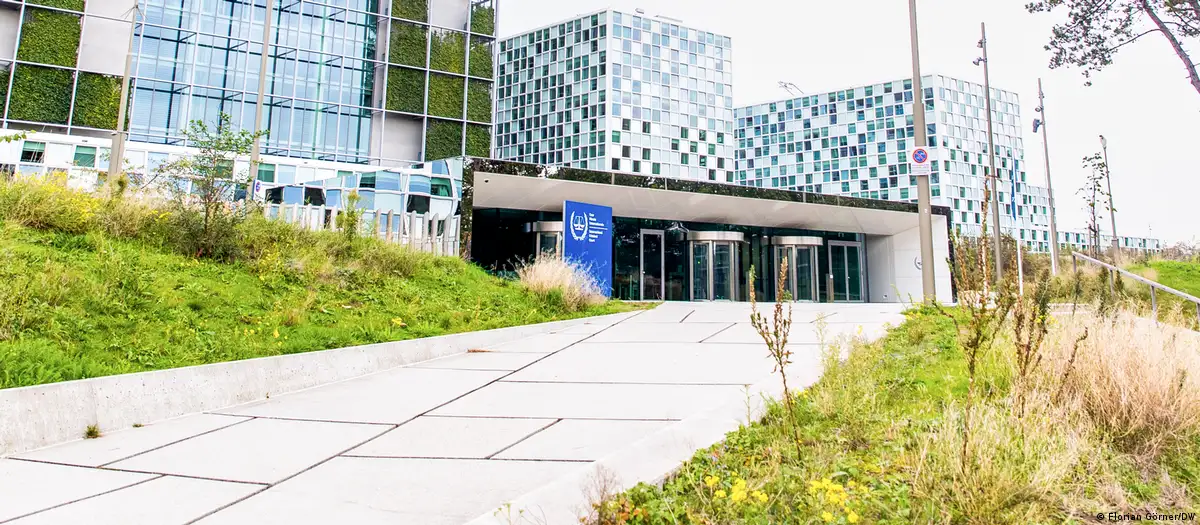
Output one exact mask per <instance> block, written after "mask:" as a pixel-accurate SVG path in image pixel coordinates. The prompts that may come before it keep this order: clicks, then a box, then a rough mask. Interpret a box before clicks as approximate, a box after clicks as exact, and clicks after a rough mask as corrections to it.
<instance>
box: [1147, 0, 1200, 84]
mask: <svg viewBox="0 0 1200 525" xmlns="http://www.w3.org/2000/svg"><path fill="white" fill-rule="evenodd" d="M1141 3H1142V10H1143V11H1145V12H1146V14H1147V15H1149V16H1150V20H1153V21H1154V25H1156V26H1158V29H1159V30H1160V31H1162V34H1163V36H1165V37H1167V42H1170V43H1171V49H1174V50H1175V55H1176V56H1178V57H1179V60H1181V61H1182V62H1183V68H1184V69H1185V70H1187V73H1188V80H1189V81H1191V83H1192V87H1193V88H1195V89H1196V93H1197V94H1200V73H1197V72H1196V64H1195V63H1194V62H1192V58H1191V57H1190V56H1188V53H1187V50H1185V49H1183V44H1181V43H1180V42H1179V39H1178V38H1176V37H1175V34H1174V33H1172V32H1170V31H1168V30H1167V27H1166V25H1165V24H1163V21H1162V18H1159V16H1158V13H1157V12H1155V10H1154V7H1153V6H1151V5H1150V1H1149V0H1141Z"/></svg>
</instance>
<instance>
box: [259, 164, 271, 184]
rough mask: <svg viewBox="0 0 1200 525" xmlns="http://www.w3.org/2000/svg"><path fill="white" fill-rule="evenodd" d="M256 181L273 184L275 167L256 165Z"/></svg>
mask: <svg viewBox="0 0 1200 525" xmlns="http://www.w3.org/2000/svg"><path fill="white" fill-rule="evenodd" d="M258 180H260V181H262V182H275V165H274V164H262V163H260V164H259V165H258Z"/></svg>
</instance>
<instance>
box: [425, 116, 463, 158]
mask: <svg viewBox="0 0 1200 525" xmlns="http://www.w3.org/2000/svg"><path fill="white" fill-rule="evenodd" d="M462 151H463V147H462V124H460V123H458V122H448V121H445V120H434V119H429V124H428V128H427V129H426V130H425V160H427V161H430V160H438V159H447V158H450V157H457V156H459V155H462Z"/></svg>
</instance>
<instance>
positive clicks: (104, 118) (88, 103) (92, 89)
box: [71, 72, 121, 129]
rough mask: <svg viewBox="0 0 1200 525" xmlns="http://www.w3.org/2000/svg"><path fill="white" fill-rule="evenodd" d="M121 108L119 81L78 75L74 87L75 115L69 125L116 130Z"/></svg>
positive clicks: (96, 75) (117, 78) (118, 79)
mask: <svg viewBox="0 0 1200 525" xmlns="http://www.w3.org/2000/svg"><path fill="white" fill-rule="evenodd" d="M120 108H121V79H120V77H113V76H108V75H99V74H96V73H84V72H80V73H79V80H78V81H77V83H76V86H75V113H74V114H72V115H71V124H73V125H76V126H86V127H89V128H99V129H117V113H119V112H120Z"/></svg>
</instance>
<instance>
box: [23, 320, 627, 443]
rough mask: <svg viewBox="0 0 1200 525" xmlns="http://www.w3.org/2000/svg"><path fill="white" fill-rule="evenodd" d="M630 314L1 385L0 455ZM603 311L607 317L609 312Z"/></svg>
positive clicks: (213, 408) (253, 399)
mask: <svg viewBox="0 0 1200 525" xmlns="http://www.w3.org/2000/svg"><path fill="white" fill-rule="evenodd" d="M628 315H631V314H614V315H612V316H605V317H601V318H598V319H597V318H593V319H587V318H585V319H575V320H571V321H558V322H553V323H543V324H537V325H527V326H515V327H511V328H500V329H497V330H486V331H482V332H469V333H464V334H454V335H446V336H441V337H429V338H425V339H413V340H409V341H397V342H391V343H380V344H374V345H365V346H356V347H350V348H339V349H335V350H326V351H322V352H309V353H304V354H292V355H284V356H276V357H264V358H260V359H248V360H244V361H234V362H230V363H216V364H211V365H202V366H191V367H185V368H175V369H170V370H159V371H154V372H143V373H137V374H124V375H117V376H108V377H98V378H94V379H83V380H79V381H67V382H63V383H52V384H48V385H38V386H31V387H23V388H9V389H4V390H0V422H3V424H0V456H4V455H8V454H14V453H18V452H24V451H28V450H33V449H37V448H42V447H46V446H50V445H54V444H57V443H62V442H65V441H71V440H76V439H80V438H81V437H82V436H83V432H84V430H85V429H86V428H87V426H88V425H98V426H99V427H100V429H101V430H106V429H118V428H128V427H129V426H131V425H133V424H135V423H152V422H154V421H159V420H163V419H167V418H172V417H177V416H181V415H185V414H191V413H196V412H203V411H207V410H215V409H219V408H222V407H227V406H232V405H237V404H241V403H246V402H250V401H255V400H259V399H263V398H266V397H269V396H271V395H278V394H284V393H287V392H293V391H296V390H301V389H305V388H310V387H314V386H318V385H323V384H327V383H332V382H335V381H341V380H344V379H350V378H353V377H359V376H362V375H366V374H369V373H372V372H377V371H380V370H386V369H389V368H395V367H397V366H403V365H407V364H412V363H417V362H420V361H427V360H429V359H435V358H438V357H444V356H447V355H453V354H458V353H463V352H466V351H467V350H470V349H472V348H481V347H487V346H488V345H495V344H500V343H504V342H509V341H514V340H517V339H521V338H523V337H528V336H530V335H534V334H541V333H546V332H550V331H554V330H560V329H562V328H566V327H569V326H573V325H577V324H584V323H588V322H615V320H616V319H617V318H620V317H624V316H628ZM606 318H607V319H606Z"/></svg>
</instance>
